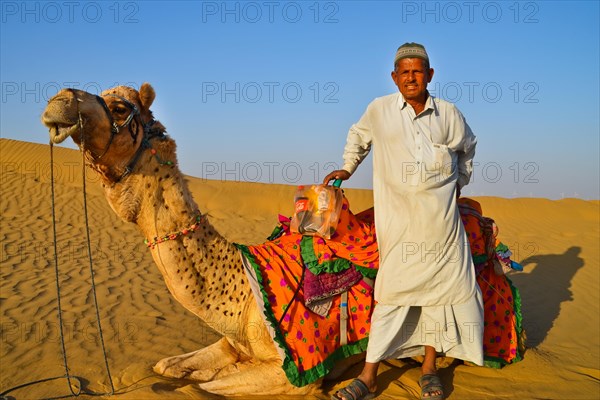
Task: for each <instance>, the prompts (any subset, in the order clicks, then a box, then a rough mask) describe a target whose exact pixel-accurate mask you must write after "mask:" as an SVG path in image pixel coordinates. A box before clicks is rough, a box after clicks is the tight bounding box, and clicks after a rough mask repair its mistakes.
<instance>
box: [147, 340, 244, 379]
mask: <svg viewBox="0 0 600 400" xmlns="http://www.w3.org/2000/svg"><path fill="white" fill-rule="evenodd" d="M250 359H251V357H250V356H249V355H248V351H247V350H246V349H245V348H243V347H242V346H240V345H236V344H233V343H232V342H231V341H230V340H229V339H227V338H225V337H224V338H222V339H220V340H219V341H217V342H216V343H213V344H211V345H210V346H208V347H205V348H203V349H200V350H197V351H193V352H191V353H187V354H183V355H180V356H175V357H169V358H165V359H162V360H160V361H159V362H158V363H156V365H155V366H154V368H153V369H154V372H156V373H158V374H161V375H164V376H168V377H171V378H179V379H181V378H186V379H192V380H196V381H200V382H207V381H210V380H212V379H214V378H215V376H217V374H219V372H220V371H221V370H223V369H224V368H226V367H228V366H229V365H232V364H235V363H237V362H239V361H248V360H250Z"/></svg>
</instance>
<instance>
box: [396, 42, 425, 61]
mask: <svg viewBox="0 0 600 400" xmlns="http://www.w3.org/2000/svg"><path fill="white" fill-rule="evenodd" d="M403 58H421V59H423V60H425V61H427V63H428V64H429V56H428V55H427V51H425V46H423V45H422V44H419V43H412V42H411V43H404V44H403V45H402V46H400V47H398V51H396V57H395V58H394V65H396V63H397V62H398V61H399V60H402V59H403Z"/></svg>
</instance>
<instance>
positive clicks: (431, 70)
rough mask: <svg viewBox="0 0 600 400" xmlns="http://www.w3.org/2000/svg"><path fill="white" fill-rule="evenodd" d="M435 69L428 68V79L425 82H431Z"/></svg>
mask: <svg viewBox="0 0 600 400" xmlns="http://www.w3.org/2000/svg"><path fill="white" fill-rule="evenodd" d="M434 72H435V71H434V70H433V68H429V80H428V81H427V83H429V82H431V79H433V73H434Z"/></svg>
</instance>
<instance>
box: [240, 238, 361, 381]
mask: <svg viewBox="0 0 600 400" xmlns="http://www.w3.org/2000/svg"><path fill="white" fill-rule="evenodd" d="M311 239H312V238H311ZM303 241H304V239H303ZM311 244H312V242H311ZM234 245H235V246H236V247H237V248H238V250H240V252H241V253H242V255H243V256H244V257H246V259H248V261H250V265H252V268H254V272H255V274H256V279H257V281H258V283H259V285H258V286H259V288H260V292H261V295H262V301H263V302H264V304H265V305H268V304H269V300H268V295H267V292H266V291H265V289H264V284H263V277H262V274H261V272H260V265H258V264H257V263H256V261H255V259H254V256H253V255H252V253H250V250H249V249H248V246H246V245H243V244H238V243H234ZM311 247H312V246H311ZM313 254H314V251H313ZM264 310H265V312H264V315H265V318H266V320H267V322H268V323H269V325H271V327H272V328H273V330H274V332H275V337H274V338H273V340H274V341H275V344H276V345H279V347H281V348H282V349H283V351H284V354H285V359H284V360H283V366H282V368H283V371H284V372H285V375H286V376H287V378H288V380H289V381H290V383H292V385H294V386H298V387H301V386H306V385H308V384H309V383H313V382H314V381H316V380H317V379H319V378H322V377H323V376H325V375H327V374H328V373H329V372H330V371H331V370H332V369H333V367H334V365H335V363H336V361H338V360H341V359H343V358H346V357H350V356H352V355H355V354H359V353H362V352H363V351H366V349H367V344H368V340H369V338H368V337H366V338H363V339H361V340H359V341H357V342H354V343H350V344H347V345H344V346H341V347H339V348H338V349H336V350H335V351H334V352H333V353H331V354H330V355H329V356H328V357H327V358H326V359H325V360H323V362H321V363H320V364H319V365H316V366H314V367H313V368H311V369H309V370H307V371H303V372H302V371H300V370H299V369H298V366H297V365H296V364H295V363H294V360H293V358H292V354H291V352H290V350H289V348H288V346H287V344H286V343H285V338H284V337H283V335H282V334H281V331H280V330H279V326H278V325H277V319H276V318H275V315H274V314H273V311H271V309H270V308H269V307H264Z"/></svg>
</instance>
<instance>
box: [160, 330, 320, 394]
mask: <svg viewBox="0 0 600 400" xmlns="http://www.w3.org/2000/svg"><path fill="white" fill-rule="evenodd" d="M154 371H155V372H156V373H158V374H161V375H164V376H168V377H172V378H179V379H181V378H185V379H192V380H196V381H200V382H202V383H200V385H199V386H200V388H201V389H203V390H206V391H207V392H210V393H215V394H219V395H223V396H244V395H252V394H254V395H269V394H293V395H307V394H311V393H316V392H317V391H318V390H317V385H315V384H313V385H307V386H305V387H301V388H298V387H296V386H294V385H292V384H291V383H290V382H289V381H288V379H287V377H286V376H285V373H284V372H283V369H282V368H281V361H280V360H279V359H273V360H268V361H259V360H256V359H253V358H252V357H250V356H249V354H248V351H247V349H246V348H245V347H243V346H241V345H239V344H237V343H235V342H233V341H232V340H230V339H228V338H222V339H220V340H219V341H218V342H216V343H214V344H212V345H210V346H208V347H205V348H203V349H201V350H198V351H194V352H192V353H188V354H183V355H181V356H176V357H169V358H165V359H163V360H161V361H159V362H158V363H157V364H156V365H155V366H154Z"/></svg>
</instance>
